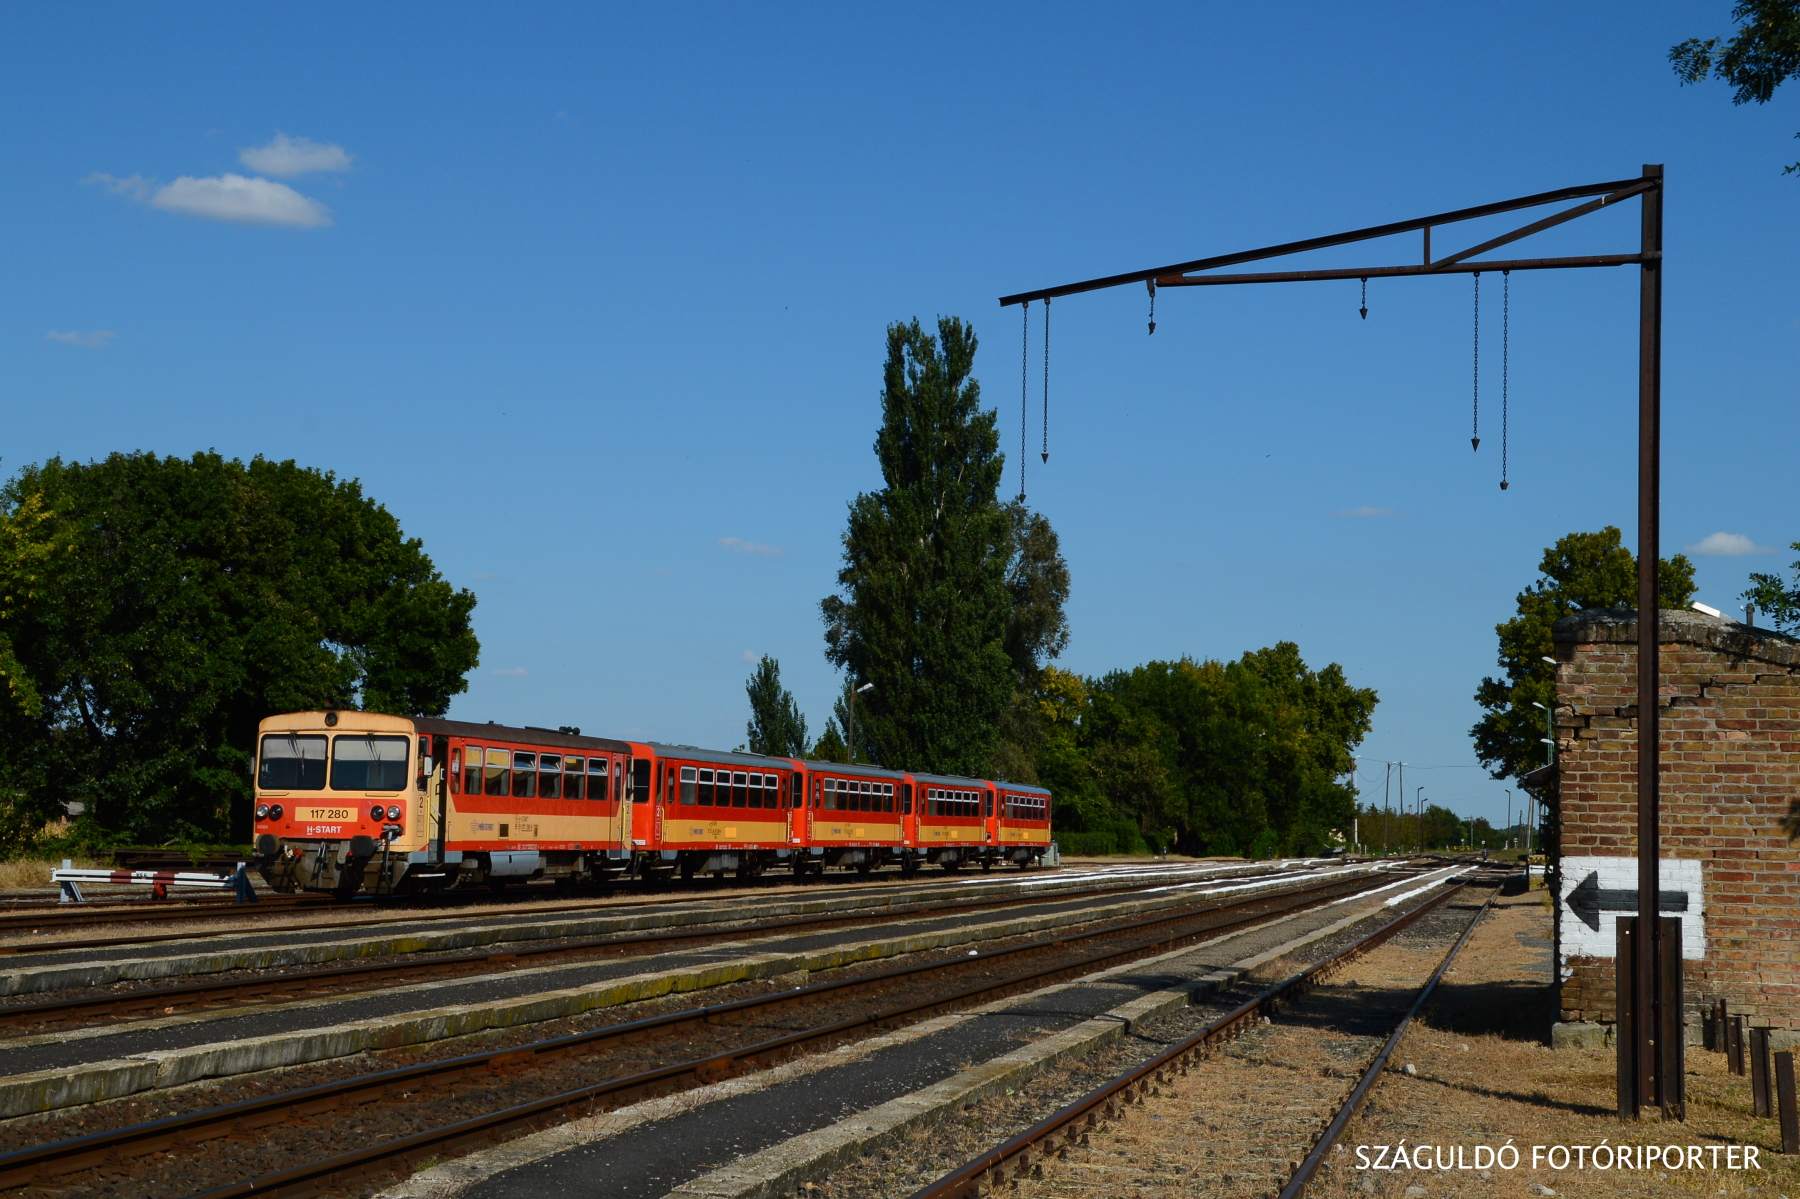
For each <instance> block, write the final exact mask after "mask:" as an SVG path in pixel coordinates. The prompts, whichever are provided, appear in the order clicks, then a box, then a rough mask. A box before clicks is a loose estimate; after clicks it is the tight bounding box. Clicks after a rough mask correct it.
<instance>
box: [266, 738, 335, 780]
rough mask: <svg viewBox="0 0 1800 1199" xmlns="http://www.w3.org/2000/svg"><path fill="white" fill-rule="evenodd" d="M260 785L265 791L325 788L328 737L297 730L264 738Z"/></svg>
mask: <svg viewBox="0 0 1800 1199" xmlns="http://www.w3.org/2000/svg"><path fill="white" fill-rule="evenodd" d="M256 785H257V786H258V787H261V788H263V789H264V790H265V791H323V790H324V789H325V738H324V737H302V736H299V735H298V734H295V733H272V734H270V735H269V736H267V737H264V738H263V739H262V762H261V765H259V766H258V767H257V771H256Z"/></svg>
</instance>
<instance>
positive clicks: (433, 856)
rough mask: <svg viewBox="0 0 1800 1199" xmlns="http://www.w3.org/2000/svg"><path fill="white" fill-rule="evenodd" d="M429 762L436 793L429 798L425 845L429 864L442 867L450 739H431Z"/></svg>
mask: <svg viewBox="0 0 1800 1199" xmlns="http://www.w3.org/2000/svg"><path fill="white" fill-rule="evenodd" d="M431 761H432V771H431V787H432V789H433V790H434V791H435V792H436V793H435V794H434V795H432V796H431V809H432V818H431V821H430V829H429V832H428V835H429V836H430V838H431V839H430V840H429V841H428V842H427V843H426V845H427V848H428V849H429V850H430V860H431V862H433V863H434V864H436V865H442V864H443V861H444V838H445V836H446V835H447V833H446V832H445V830H447V829H448V828H449V827H450V787H449V779H450V738H448V737H433V738H432V739H431Z"/></svg>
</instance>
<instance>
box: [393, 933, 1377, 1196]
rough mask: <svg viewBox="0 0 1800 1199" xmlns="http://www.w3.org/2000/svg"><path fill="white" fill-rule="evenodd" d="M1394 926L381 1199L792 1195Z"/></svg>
mask: <svg viewBox="0 0 1800 1199" xmlns="http://www.w3.org/2000/svg"><path fill="white" fill-rule="evenodd" d="M1392 915H1393V910H1392V909H1391V908H1389V907H1387V906H1386V905H1385V904H1384V903H1383V902H1382V900H1381V899H1380V898H1376V899H1372V900H1369V901H1366V902H1364V903H1361V904H1355V905H1352V906H1351V907H1350V909H1349V910H1348V911H1346V909H1345V908H1344V907H1341V906H1333V907H1331V908H1328V909H1314V910H1312V911H1308V912H1304V913H1298V914H1295V915H1292V916H1287V917H1284V918H1282V919H1281V920H1279V921H1275V922H1272V923H1270V924H1267V925H1261V926H1258V927H1257V928H1254V929H1249V930H1245V931H1243V932H1240V933H1231V934H1226V935H1225V936H1223V937H1220V938H1218V939H1215V940H1213V941H1209V942H1206V943H1204V944H1202V945H1199V946H1193V947H1188V948H1184V949H1179V950H1175V951H1173V952H1171V953H1167V954H1163V955H1160V956H1159V957H1156V958H1152V959H1148V960H1146V961H1143V962H1136V963H1131V964H1129V965H1126V966H1121V967H1117V968H1115V969H1113V970H1109V971H1106V972H1104V973H1102V974H1097V975H1095V976H1094V977H1092V978H1089V979H1083V980H1081V981H1079V982H1074V983H1066V984H1059V985H1056V986H1052V987H1046V988H1043V989H1042V990H1039V991H1036V992H1032V993H1030V994H1028V995H1024V996H1019V997H1015V998H1011V999H1005V1000H1001V1001H998V1002H996V1003H992V1004H988V1005H986V1006H984V1007H981V1008H978V1009H975V1010H973V1011H970V1012H965V1013H957V1014H954V1015H950V1016H944V1017H939V1018H937V1019H935V1020H931V1021H926V1022H923V1023H921V1024H919V1025H915V1026H913V1027H911V1028H907V1029H903V1030H901V1031H899V1032H897V1033H893V1034H889V1035H887V1036H884V1037H880V1038H875V1039H872V1040H870V1041H867V1042H862V1043H859V1044H857V1045H853V1046H848V1047H845V1048H844V1049H842V1050H837V1051H833V1052H831V1053H826V1054H821V1055H818V1057H817V1058H809V1059H805V1060H803V1061H801V1062H798V1063H794V1064H791V1065H789V1066H783V1067H779V1068H777V1069H775V1070H770V1071H766V1072H764V1073H761V1074H756V1075H751V1076H749V1077H747V1078H742V1079H734V1080H732V1081H730V1082H726V1083H721V1084H717V1085H716V1086H713V1087H706V1088H701V1089H700V1090H698V1091H688V1092H683V1093H682V1094H681V1095H678V1096H673V1097H670V1098H667V1099H661V1100H653V1101H650V1102H648V1103H645V1104H640V1105H635V1106H634V1107H631V1108H626V1109H622V1110H621V1111H619V1112H615V1113H609V1114H607V1115H604V1116H599V1117H593V1118H589V1119H585V1120H578V1121H574V1122H572V1123H570V1124H567V1125H564V1126H562V1127H559V1128H555V1129H549V1130H546V1131H545V1132H542V1133H538V1134H535V1135H532V1136H528V1137H524V1138H521V1139H520V1140H518V1141H514V1142H510V1143H508V1144H506V1145H503V1146H500V1147H498V1148H495V1149H493V1150H489V1151H486V1152H482V1153H477V1154H472V1155H469V1156H467V1157H463V1158H458V1159H455V1160H453V1161H449V1162H445V1163H443V1164H440V1165H437V1166H434V1167H431V1168H430V1169H427V1170H424V1171H422V1172H420V1173H419V1174H417V1175H414V1176H413V1178H411V1179H409V1180H408V1181H407V1182H405V1183H402V1184H401V1185H399V1186H397V1187H394V1188H391V1189H389V1190H388V1191H386V1192H384V1193H383V1194H382V1196H381V1199H436V1197H438V1196H442V1195H446V1194H455V1195H457V1196H459V1197H462V1199H546V1197H549V1196H563V1195H567V1196H576V1195H579V1196H581V1197H582V1199H660V1197H664V1196H667V1197H668V1199H676V1197H680V1199H727V1197H730V1199H763V1197H773V1196H778V1195H784V1196H791V1195H792V1194H793V1193H794V1192H795V1189H796V1188H797V1187H798V1186H799V1185H800V1184H802V1183H803V1182H806V1181H808V1180H812V1179H817V1178H821V1177H824V1176H825V1175H827V1174H829V1173H830V1172H831V1171H832V1170H834V1169H836V1168H838V1167H840V1166H842V1165H843V1164H845V1163H846V1162H848V1161H851V1160H853V1159H854V1158H856V1157H857V1156H860V1155H861V1154H864V1153H867V1152H869V1151H870V1150H871V1149H873V1148H875V1147H877V1146H879V1145H881V1144H884V1143H889V1142H893V1141H896V1140H898V1139H899V1138H901V1137H903V1136H904V1135H905V1134H906V1132H907V1131H909V1130H910V1129H912V1128H914V1127H916V1126H918V1125H919V1124H922V1123H925V1122H928V1121H931V1120H935V1119H937V1118H939V1117H940V1116H941V1115H942V1114H944V1113H945V1112H947V1111H949V1110H951V1109H953V1108H955V1107H959V1106H961V1105H963V1104H966V1103H970V1102H973V1101H974V1100H976V1099H978V1098H981V1097H983V1096H985V1095H989V1094H992V1093H994V1092H996V1091H998V1090H1001V1089H1003V1088H1005V1087H1007V1086H1010V1085H1016V1084H1017V1083H1018V1082H1019V1081H1022V1080H1023V1079H1025V1078H1027V1077H1030V1076H1031V1075H1033V1074H1036V1073H1038V1072H1040V1071H1043V1070H1046V1069H1049V1068H1052V1067H1054V1066H1055V1065H1057V1064H1059V1063H1061V1062H1064V1061H1068V1060H1070V1059H1071V1058H1074V1057H1078V1056H1080V1055H1082V1054H1085V1053H1087V1052H1090V1051H1091V1050H1093V1049H1095V1048H1097V1047H1099V1046H1101V1045H1104V1044H1106V1043H1108V1042H1109V1041H1112V1040H1114V1039H1116V1038H1118V1037H1121V1036H1124V1035H1125V1034H1126V1033H1127V1032H1130V1031H1134V1030H1135V1029H1137V1028H1138V1027H1139V1026H1140V1025H1142V1024H1144V1023H1147V1022H1150V1021H1153V1020H1155V1019H1157V1018H1158V1017H1160V1016H1163V1015H1166V1014H1168V1013H1169V1012H1172V1011H1174V1010H1177V1009H1178V1008H1181V1007H1183V1006H1186V1005H1188V1004H1190V1003H1193V1002H1197V1001H1199V1000H1202V999H1205V998H1207V997H1210V996H1214V995H1217V994H1218V993H1219V992H1220V991H1222V990H1223V989H1224V988H1226V987H1228V986H1230V985H1231V984H1233V983H1235V982H1238V981H1240V980H1242V979H1245V978H1247V977H1263V976H1268V977H1273V976H1278V975H1281V974H1284V973H1286V971H1287V968H1286V967H1285V965H1284V964H1283V963H1281V962H1280V959H1281V958H1282V957H1283V956H1284V955H1285V954H1289V953H1292V952H1294V951H1295V950H1297V949H1299V948H1301V947H1303V946H1305V945H1309V944H1312V943H1313V942H1316V941H1319V940H1322V939H1324V938H1326V937H1329V936H1332V935H1334V934H1336V933H1340V932H1343V931H1345V930H1346V929H1349V928H1351V927H1352V926H1354V925H1356V924H1358V923H1359V922H1361V921H1365V920H1368V921H1371V926H1373V924H1374V923H1376V922H1378V921H1380V920H1384V919H1387V918H1389V917H1391V916H1392ZM1271 967H1273V968H1271ZM971 1060H973V1061H974V1062H975V1064H973V1065H970V1066H967V1067H959V1065H958V1063H960V1062H968V1061H971Z"/></svg>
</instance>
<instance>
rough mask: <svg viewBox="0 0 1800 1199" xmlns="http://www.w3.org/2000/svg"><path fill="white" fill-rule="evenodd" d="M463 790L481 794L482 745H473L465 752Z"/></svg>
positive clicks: (471, 793)
mask: <svg viewBox="0 0 1800 1199" xmlns="http://www.w3.org/2000/svg"><path fill="white" fill-rule="evenodd" d="M463 790H464V791H466V792H468V793H469V794H470V795H480V794H481V746H479V745H471V746H469V747H468V749H467V750H465V751H464V753H463Z"/></svg>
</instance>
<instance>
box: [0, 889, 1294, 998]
mask: <svg viewBox="0 0 1800 1199" xmlns="http://www.w3.org/2000/svg"><path fill="white" fill-rule="evenodd" d="M1271 865H1272V864H1270V863H1254V864H1246V865H1242V866H1236V867H1225V868H1200V867H1194V866H1176V867H1169V868H1165V869H1158V870H1147V869H1139V870H1134V871H1132V872H1130V873H1121V872H1101V873H1095V874H1082V873H1068V872H1063V871H1057V872H1043V873H1037V874H1020V875H1007V876H991V877H977V878H970V879H958V880H956V881H954V882H944V883H936V884H931V885H923V884H917V883H915V884H910V885H905V886H903V887H898V888H896V887H886V886H882V887H877V886H875V885H870V886H869V887H867V888H866V889H858V890H854V891H834V892H832V893H829V894H824V895H816V896H811V895H794V896H790V897H788V898H783V899H758V898H757V897H756V896H755V895H754V894H746V895H742V896H737V895H734V896H731V897H730V898H729V899H728V900H726V901H719V900H711V901H696V902H693V903H683V904H679V905H662V904H658V905H656V906H655V907H653V908H640V909H637V910H629V909H627V910H623V911H621V910H619V909H617V908H613V909H602V910H594V909H581V910H578V911H575V912H571V913H566V914H565V913H558V912H537V913H532V914H530V915H518V914H512V913H498V914H487V915H481V916H471V917H470V918H468V919H467V920H449V921H445V920H430V921H419V922H416V923H411V924H408V923H384V924H382V925H380V926H379V927H377V928H374V929H369V928H339V929H323V930H320V929H306V928H295V929H286V930H281V931H255V930H251V931H247V932H242V933H210V934H204V935H196V936H195V937H194V938H192V939H183V940H177V941H167V942H161V943H157V944H151V945H136V946H123V945H122V946H110V947H105V948H97V949H89V950H83V949H69V950H46V951H42V952H36V953H29V954H18V955H15V956H8V957H6V958H5V959H4V960H3V962H0V966H3V968H0V995H25V994H38V993H43V992H47V991H57V990H67V989H71V988H75V987H94V986H108V985H111V984H113V983H116V982H122V981H128V980H144V979H155V978H176V977H182V976H186V975H191V974H193V975H199V974H215V973H220V972H224V971H230V970H269V969H278V968H284V967H292V966H308V965H326V964H330V963H332V962H343V961H354V960H357V959H360V958H370V957H381V956H385V955H389V954H400V953H434V952H454V951H457V950H471V949H482V948H486V947H489V946H494V945H509V944H522V943H526V942H530V941H536V940H553V939H558V938H565V937H600V936H608V935H613V934H621V933H634V932H653V931H656V930H659V929H671V928H697V927H703V926H706V925H709V924H734V923H742V922H744V921H750V920H775V919H782V918H787V917H796V916H809V915H821V914H837V913H850V912H856V911H870V912H879V911H881V910H883V909H886V908H890V907H894V906H897V905H905V904H909V903H930V902H936V903H957V902H981V901H985V900H992V899H999V898H1007V897H1010V896H1018V897H1020V898H1024V897H1028V896H1038V895H1054V894H1058V893H1060V892H1065V891H1081V890H1088V889H1092V888H1095V887H1112V886H1116V887H1117V889H1118V890H1121V891H1129V890H1139V889H1142V888H1144V887H1146V886H1154V885H1159V884H1168V885H1179V884H1181V883H1184V882H1190V881H1195V880H1198V879H1213V878H1228V877H1231V876H1233V875H1238V874H1245V873H1251V872H1255V871H1259V870H1267V869H1269V868H1270V866H1271ZM1290 869H1291V870H1292V872H1293V873H1295V874H1297V875H1298V874H1306V873H1311V872H1313V867H1311V866H1308V865H1292V866H1291V867H1290Z"/></svg>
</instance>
